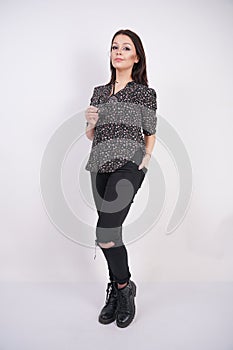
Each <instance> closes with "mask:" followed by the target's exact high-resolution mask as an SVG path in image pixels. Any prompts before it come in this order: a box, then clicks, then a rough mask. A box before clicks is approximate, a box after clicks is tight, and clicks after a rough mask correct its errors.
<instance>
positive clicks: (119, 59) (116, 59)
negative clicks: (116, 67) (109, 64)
mask: <svg viewBox="0 0 233 350" xmlns="http://www.w3.org/2000/svg"><path fill="white" fill-rule="evenodd" d="M115 61H123V59H122V58H115Z"/></svg>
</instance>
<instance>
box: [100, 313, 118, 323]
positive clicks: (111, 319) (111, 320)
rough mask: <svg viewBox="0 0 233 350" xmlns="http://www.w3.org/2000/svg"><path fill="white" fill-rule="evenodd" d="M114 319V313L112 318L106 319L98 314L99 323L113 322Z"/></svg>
mask: <svg viewBox="0 0 233 350" xmlns="http://www.w3.org/2000/svg"><path fill="white" fill-rule="evenodd" d="M115 320H116V315H115V316H113V317H112V318H109V319H108V320H105V319H103V318H101V317H100V316H99V318H98V321H99V322H100V323H101V324H109V323H112V322H114V321H115Z"/></svg>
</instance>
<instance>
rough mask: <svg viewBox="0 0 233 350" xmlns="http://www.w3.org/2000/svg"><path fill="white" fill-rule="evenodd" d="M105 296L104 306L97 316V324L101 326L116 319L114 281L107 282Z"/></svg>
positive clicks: (115, 287) (115, 288) (116, 295)
mask: <svg viewBox="0 0 233 350" xmlns="http://www.w3.org/2000/svg"><path fill="white" fill-rule="evenodd" d="M106 292H107V295H106V300H105V305H104V307H103V308H102V310H101V312H100V314H99V322H100V323H103V324H109V323H111V322H113V321H115V319H116V309H117V297H118V294H117V284H116V282H115V281H112V282H109V283H108V286H107V289H106Z"/></svg>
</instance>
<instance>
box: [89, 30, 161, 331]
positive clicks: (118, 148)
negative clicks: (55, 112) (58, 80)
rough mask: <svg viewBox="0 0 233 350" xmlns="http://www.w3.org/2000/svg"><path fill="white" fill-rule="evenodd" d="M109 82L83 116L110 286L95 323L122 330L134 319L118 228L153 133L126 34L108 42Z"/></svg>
mask: <svg viewBox="0 0 233 350" xmlns="http://www.w3.org/2000/svg"><path fill="white" fill-rule="evenodd" d="M110 69H111V79H110V82H109V83H107V84H106V85H101V86H97V87H95V88H94V91H93V95H92V97H91V101H90V106H89V107H88V108H87V110H86V111H85V117H86V120H87V125H86V136H87V138H88V139H90V140H92V141H93V142H92V148H91V152H90V156H89V159H88V162H87V164H86V168H85V169H86V170H88V171H90V174H91V184H92V191H93V197H94V200H95V204H96V207H97V211H98V222H97V225H96V241H95V243H96V245H98V246H99V247H100V248H101V250H102V251H103V254H104V256H105V258H106V261H107V264H108V270H109V279H110V282H109V283H108V284H107V289H106V292H107V296H106V301H105V305H104V307H103V308H102V310H101V312H100V314H99V322H100V323H102V324H109V323H111V322H113V321H115V320H116V324H117V326H118V327H127V326H128V325H129V324H130V323H131V322H132V320H133V318H134V316H135V301H134V298H135V296H136V285H135V283H134V282H133V281H132V280H131V279H130V277H131V273H130V270H129V266H128V255H127V249H126V246H125V245H124V243H123V240H122V224H123V222H124V220H125V218H126V216H127V213H128V212H129V209H130V206H131V204H132V202H133V199H134V197H135V194H136V193H137V191H138V189H139V188H140V187H141V185H142V182H143V180H144V178H145V174H146V173H147V171H148V165H149V161H150V158H151V153H152V151H153V148H154V144H155V133H156V124H157V117H156V109H157V102H156V92H155V90H154V89H152V88H149V87H148V82H147V72H146V57H145V53H144V49H143V45H142V42H141V40H140V38H139V37H138V35H137V34H136V33H134V32H132V31H131V30H128V29H126V30H119V31H118V32H116V33H115V34H114V36H113V38H112V41H111V53H110Z"/></svg>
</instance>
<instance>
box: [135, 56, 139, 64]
mask: <svg viewBox="0 0 233 350" xmlns="http://www.w3.org/2000/svg"><path fill="white" fill-rule="evenodd" d="M139 61H140V59H139V57H138V55H137V58H136V61H135V62H134V63H138V62H139Z"/></svg>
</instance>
